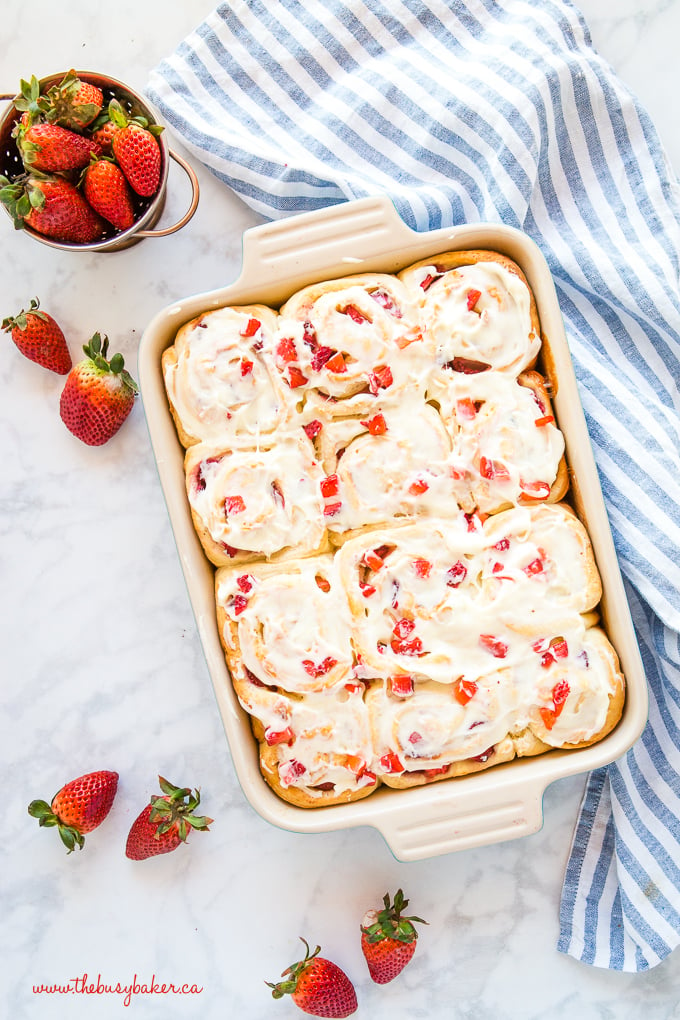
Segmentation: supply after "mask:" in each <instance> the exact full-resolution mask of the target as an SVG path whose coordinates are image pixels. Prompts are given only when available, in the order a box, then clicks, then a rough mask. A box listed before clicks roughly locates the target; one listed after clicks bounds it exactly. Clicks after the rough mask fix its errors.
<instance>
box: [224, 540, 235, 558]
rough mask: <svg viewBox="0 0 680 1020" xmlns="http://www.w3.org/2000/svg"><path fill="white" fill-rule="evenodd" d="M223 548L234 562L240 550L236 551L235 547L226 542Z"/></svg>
mask: <svg viewBox="0 0 680 1020" xmlns="http://www.w3.org/2000/svg"><path fill="white" fill-rule="evenodd" d="M222 547H223V549H224V551H225V552H226V554H227V556H230V557H231V558H232V560H233V558H234V556H237V555H238V549H236V548H235V546H233V545H227V543H226V542H222Z"/></svg>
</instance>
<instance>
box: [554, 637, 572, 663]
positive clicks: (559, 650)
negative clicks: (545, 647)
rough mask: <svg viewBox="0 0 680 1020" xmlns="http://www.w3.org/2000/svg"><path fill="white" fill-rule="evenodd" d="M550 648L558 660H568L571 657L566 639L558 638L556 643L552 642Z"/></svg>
mask: <svg viewBox="0 0 680 1020" xmlns="http://www.w3.org/2000/svg"><path fill="white" fill-rule="evenodd" d="M550 647H551V648H552V651H553V655H554V656H555V658H556V659H566V658H567V656H568V655H569V646H568V645H567V642H566V641H565V640H564V638H558V639H557V640H556V641H551V643H550Z"/></svg>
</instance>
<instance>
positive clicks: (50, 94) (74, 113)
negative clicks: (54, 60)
mask: <svg viewBox="0 0 680 1020" xmlns="http://www.w3.org/2000/svg"><path fill="white" fill-rule="evenodd" d="M103 105H104V94H103V92H102V90H101V89H100V88H99V87H98V86H97V85H92V84H91V82H87V81H82V80H81V79H80V78H79V77H78V75H77V74H76V72H75V71H73V70H71V71H69V72H68V74H67V75H66V76H65V77H64V78H63V79H62V80H61V81H60V82H59V84H58V85H53V86H52V88H50V89H48V91H47V92H46V94H45V96H44V98H43V100H42V102H41V107H42V110H43V112H44V114H45V117H46V118H47V120H49V121H50V122H51V123H53V124H61V125H62V127H68V128H74V129H75V130H77V131H80V130H82V129H83V128H85V127H87V126H88V124H91V123H92V121H93V120H94V119H95V117H97V116H98V115H99V112H100V110H101V108H102V106H103Z"/></svg>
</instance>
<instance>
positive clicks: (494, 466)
mask: <svg viewBox="0 0 680 1020" xmlns="http://www.w3.org/2000/svg"><path fill="white" fill-rule="evenodd" d="M479 473H480V475H481V476H482V478H488V479H492V478H498V479H500V480H501V481H502V482H505V481H508V480H509V478H510V472H509V471H508V469H507V468H506V466H505V465H504V464H502V463H501V461H499V460H491V459H490V458H489V457H484V456H482V457H480V458H479Z"/></svg>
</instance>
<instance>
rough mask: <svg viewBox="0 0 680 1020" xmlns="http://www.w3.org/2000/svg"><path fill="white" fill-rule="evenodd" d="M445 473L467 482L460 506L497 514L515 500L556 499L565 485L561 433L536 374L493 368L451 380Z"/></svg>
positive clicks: (560, 496)
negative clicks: (513, 373)
mask: <svg viewBox="0 0 680 1020" xmlns="http://www.w3.org/2000/svg"><path fill="white" fill-rule="evenodd" d="M450 389H451V393H452V398H453V399H452V405H453V406H452V413H451V415H450V416H449V417H448V418H447V417H446V416H445V419H444V420H445V421H446V423H447V426H448V428H449V432H450V434H451V436H452V453H451V462H450V463H451V472H452V474H453V475H454V477H457V478H460V479H461V484H463V483H465V484H466V485H467V489H468V492H467V497H466V499H467V502H463V506H464V507H465V508H466V509H471V508H472V507H477V508H478V509H479V510H480V511H481V512H482V513H497V512H498V511H499V510H502V509H505V508H506V507H509V506H515V505H517V504H526V503H528V504H533V503H536V502H538V501H550V502H557V501H558V500H560V499H563V498H564V496H565V495H566V492H567V489H568V487H569V475H568V471H567V465H566V460H565V457H564V450H565V445H564V436H563V435H562V433H561V431H560V430H559V428H558V427H557V425H556V423H555V418H554V415H553V414H552V409H551V406H550V402H549V398H548V395H547V392H546V389H545V386H544V384H543V380H542V377H541V376H540V375H539V374H538V373H537V372H528V373H524V374H523V375H521V376H520V377H519V379H518V380H515V379H512V378H508V377H507V376H504V375H502V374H500V373H497V372H486V373H484V374H483V375H478V376H473V377H469V378H468V380H467V382H466V385H465V386H464V387H462V386H460V385H456V384H455V383H454V384H452V386H451V387H450Z"/></svg>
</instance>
